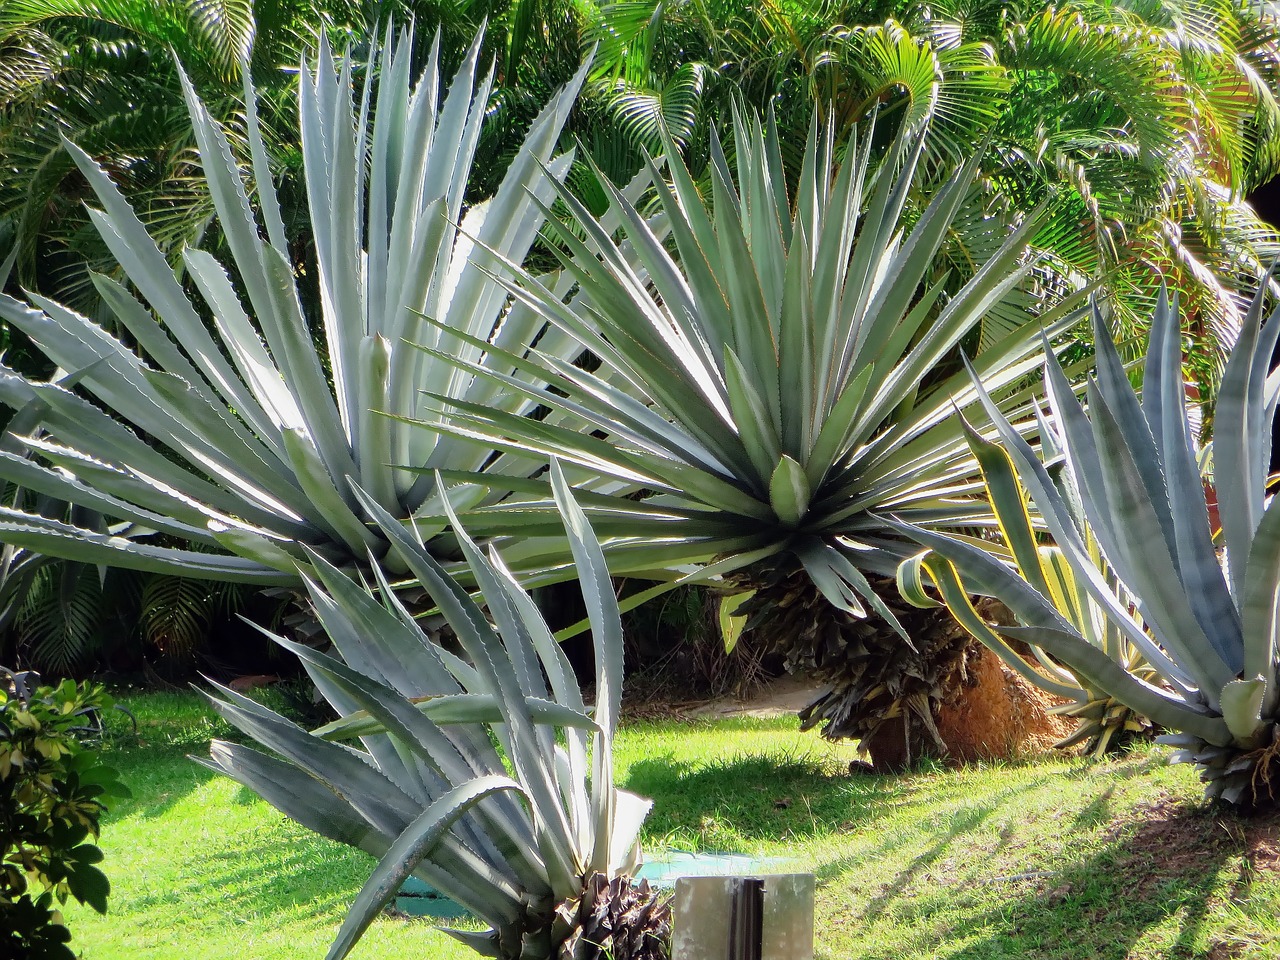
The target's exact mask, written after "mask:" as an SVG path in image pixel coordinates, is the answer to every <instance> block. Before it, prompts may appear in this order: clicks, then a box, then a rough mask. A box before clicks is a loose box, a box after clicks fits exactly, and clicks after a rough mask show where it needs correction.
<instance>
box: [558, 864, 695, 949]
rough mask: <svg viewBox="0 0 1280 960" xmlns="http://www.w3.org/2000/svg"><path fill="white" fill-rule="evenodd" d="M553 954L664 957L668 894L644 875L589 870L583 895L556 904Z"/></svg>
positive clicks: (668, 920) (668, 937) (667, 941)
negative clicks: (608, 874) (638, 877)
mask: <svg viewBox="0 0 1280 960" xmlns="http://www.w3.org/2000/svg"><path fill="white" fill-rule="evenodd" d="M553 936H554V937H555V938H556V939H557V940H558V941H559V942H560V950H559V954H558V960H603V958H606V957H607V958H610V960H667V958H668V957H669V956H670V949H671V898H670V896H669V895H667V894H665V893H663V892H661V891H658V890H654V889H652V888H650V886H649V883H648V881H646V880H640V881H636V880H632V879H631V878H630V877H615V878H614V879H613V880H610V879H609V878H608V877H606V876H605V875H604V874H601V873H596V874H592V876H591V877H590V878H588V880H587V882H586V884H585V886H584V889H583V892H582V896H581V897H580V898H578V899H576V900H569V901H566V902H565V903H563V904H561V906H560V909H559V910H557V911H556V923H555V929H554V931H553Z"/></svg>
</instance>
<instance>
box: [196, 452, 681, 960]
mask: <svg viewBox="0 0 1280 960" xmlns="http://www.w3.org/2000/svg"><path fill="white" fill-rule="evenodd" d="M551 476H552V483H553V485H554V488H555V498H556V503H557V504H558V506H559V508H560V509H561V510H562V511H563V517H564V532H565V534H566V535H567V537H568V541H569V543H570V545H571V546H572V551H573V556H574V560H575V562H576V564H577V570H578V577H579V582H580V583H581V584H582V589H583V598H584V600H585V601H586V606H587V610H588V613H589V615H590V620H591V626H592V637H593V639H594V644H595V683H596V685H595V703H594V707H593V709H588V707H587V705H586V702H585V700H584V698H583V695H582V691H581V689H580V688H579V686H578V681H577V679H576V678H575V676H574V673H573V669H572V668H571V667H570V665H569V662H568V660H567V659H566V657H565V654H564V652H563V650H561V648H560V645H559V644H558V643H557V642H556V641H555V639H554V638H553V637H552V635H551V632H550V631H549V630H548V629H547V626H546V624H545V622H544V621H543V620H542V617H541V615H540V614H539V613H538V610H537V608H536V607H535V606H534V604H533V602H532V600H531V599H530V598H529V596H528V595H527V594H526V593H524V592H523V590H522V589H521V588H520V586H519V584H518V583H517V581H516V580H515V578H514V577H513V576H512V574H511V572H510V570H509V569H508V568H507V567H506V566H505V565H504V564H503V562H502V560H501V558H500V557H498V556H497V554H496V553H490V554H489V555H488V556H486V555H485V554H484V553H482V552H481V551H480V550H479V549H478V548H477V547H476V546H475V544H474V543H473V542H472V541H471V540H470V539H469V538H468V537H467V535H466V533H465V532H464V531H462V530H461V528H458V538H459V542H460V543H461V545H462V548H463V550H464V551H465V553H466V558H467V563H468V564H469V565H470V568H471V571H472V574H473V576H474V577H475V579H476V582H477V583H479V584H480V588H481V593H482V594H483V598H484V601H485V603H486V605H487V608H488V610H489V611H490V615H491V616H492V617H493V622H492V623H490V621H489V620H488V619H486V617H485V614H484V611H483V610H481V608H480V607H478V606H477V605H476V603H475V602H474V601H473V600H472V599H471V598H470V597H469V596H468V594H467V592H466V590H464V589H463V588H462V587H460V586H459V585H458V583H457V582H456V581H454V580H453V579H451V578H450V577H449V575H448V574H447V573H446V572H445V571H444V569H443V568H442V567H441V566H440V565H439V563H438V562H437V561H436V560H435V559H434V558H433V557H432V556H431V554H430V553H429V552H428V551H427V550H426V548H425V547H424V546H423V543H422V541H421V540H418V539H417V538H415V536H414V535H413V533H412V532H410V530H409V529H406V527H405V526H404V525H402V524H401V523H400V522H398V521H397V520H396V518H394V517H393V516H392V515H391V514H389V513H387V512H386V511H384V510H383V509H382V508H381V507H379V506H378V504H377V502H376V501H374V500H373V498H372V496H368V495H363V494H362V499H364V500H365V502H366V504H367V507H368V509H369V511H370V513H371V514H372V515H373V516H374V518H375V519H376V520H377V522H378V524H379V526H380V529H381V530H382V532H383V534H384V535H385V536H386V537H387V539H388V540H389V541H390V542H391V545H392V549H393V550H395V552H396V553H397V554H398V555H399V557H400V558H401V560H402V561H403V562H404V564H405V566H406V567H408V568H409V569H410V570H412V571H413V574H414V576H416V577H417V578H418V579H419V580H420V581H421V582H422V584H423V586H424V587H425V588H426V589H427V591H428V592H429V593H430V594H431V596H432V598H433V600H434V601H435V602H436V603H437V604H438V605H439V608H440V610H441V612H442V613H443V614H444V616H445V617H446V618H447V619H448V621H449V623H450V625H451V626H452V628H453V630H454V632H455V633H456V635H457V638H458V641H459V643H460V644H461V646H462V650H463V652H464V654H465V660H464V659H463V658H461V657H458V656H455V655H453V654H451V653H449V652H448V651H446V650H444V649H443V648H441V647H439V646H437V645H435V644H433V643H432V642H431V641H430V640H428V639H427V637H426V636H425V635H424V634H423V633H422V631H421V629H420V628H419V626H418V624H417V623H416V622H415V620H414V618H413V617H412V615H411V614H410V613H409V612H408V611H407V610H406V609H405V608H404V607H403V606H401V605H400V603H399V601H398V600H397V598H396V595H395V594H394V593H393V592H392V591H391V589H390V587H389V586H388V584H387V582H386V580H385V579H379V581H378V583H379V586H380V587H381V590H382V600H383V602H382V603H379V601H378V599H377V598H376V597H375V596H373V595H371V594H370V593H369V592H367V591H366V590H365V589H364V588H363V586H362V585H361V584H359V583H357V582H356V581H355V580H353V579H351V578H350V577H348V576H347V575H346V574H344V573H343V572H342V571H340V570H338V569H337V568H336V567H333V566H331V565H330V564H328V563H326V562H325V561H324V559H323V558H321V557H320V556H319V555H315V554H313V556H312V560H313V566H312V570H313V571H314V577H313V576H312V575H311V574H310V573H308V574H307V575H305V576H304V578H303V582H304V583H305V585H306V588H307V591H308V593H309V594H310V596H311V599H312V602H313V603H314V604H315V607H316V612H317V615H318V617H319V619H320V622H321V623H322V624H323V626H324V628H325V630H326V632H327V633H328V635H329V637H330V639H331V640H332V641H333V645H334V648H335V651H336V654H337V655H336V656H331V655H329V654H325V653H320V652H318V651H316V650H314V649H312V648H310V647H307V646H304V645H301V644H297V643H294V642H292V641H289V640H285V639H284V638H281V637H273V639H275V640H276V641H277V642H278V643H280V644H281V645H282V646H284V647H285V648H286V649H288V650H292V651H293V652H295V653H296V654H297V655H298V656H299V657H300V658H301V659H302V661H303V664H304V666H305V667H306V669H307V672H308V673H309V674H310V675H311V678H312V679H313V680H314V681H315V684H316V687H317V688H318V689H319V690H320V692H321V693H322V694H323V695H324V696H325V698H326V699H327V700H328V701H329V703H330V704H331V705H332V706H333V707H334V709H335V710H337V711H338V712H339V713H340V714H341V715H342V719H341V720H339V721H337V722H335V723H333V724H330V725H328V726H327V727H325V728H322V729H320V730H316V731H314V732H311V733H308V732H307V731H306V730H303V729H301V728H299V727H297V726H295V725H294V724H293V723H291V722H289V721H288V720H286V719H284V718H283V717H281V716H279V715H277V714H274V713H272V712H271V711H269V710H267V709H266V708H264V707H262V706H260V705H258V704H257V703H255V702H254V701H252V700H249V699H246V698H245V697H241V696H238V695H237V694H235V693H234V692H233V691H231V690H229V689H227V688H221V687H220V688H219V689H218V696H216V697H213V698H212V699H213V703H214V706H215V707H216V708H217V710H218V711H219V712H220V713H221V714H222V715H223V716H224V717H226V718H227V720H229V721H230V722H231V723H233V724H235V725H236V726H237V727H239V728H240V729H241V730H243V731H244V732H245V733H246V734H248V735H249V736H250V737H252V738H254V739H255V740H257V741H258V742H259V743H260V744H261V745H262V746H264V747H266V748H268V749H269V750H271V751H272V754H266V753H262V752H260V751H258V750H255V749H252V748H250V747H246V746H241V745H238V744H234V743H223V742H221V741H215V742H214V743H213V744H212V746H211V757H212V759H211V760H210V761H209V763H208V765H209V766H211V767H213V768H214V769H216V770H219V771H221V772H224V773H226V774H228V775H229V776H231V777H233V778H235V779H236V780H238V781H239V782H240V783H242V784H244V785H245V786H247V787H249V788H250V789H252V790H254V791H256V792H257V793H259V794H260V795H261V796H262V797H263V798H264V799H265V800H267V801H268V802H269V803H271V804H273V805H274V806H276V807H277V808H278V809H280V810H281V811H282V812H283V813H285V814H286V815H287V816H289V817H292V818H293V819H294V820H296V821H298V822H299V823H301V824H302V825H303V826H305V827H307V828H309V829H311V830H314V831H316V832H317V833H320V834H322V835H324V836H326V837H329V838H331V839H334V840H337V841H339V842H342V843H346V844H350V845H351V846H354V847H358V848H359V849H361V850H365V851H367V852H369V853H371V854H373V855H374V856H376V857H378V858H379V862H378V865H377V867H376V868H375V869H374V871H373V874H372V875H371V876H370V878H369V880H368V882H367V883H366V884H365V886H364V888H363V889H362V890H361V891H360V894H359V895H358V897H357V898H356V901H355V903H354V904H353V906H352V908H351V912H350V914H349V916H348V917H347V919H346V921H345V922H344V923H343V925H342V929H341V930H340V931H339V933H338V936H337V938H336V940H335V941H334V944H333V947H332V948H331V949H330V951H329V957H330V960H337V958H340V957H345V956H346V955H347V953H348V951H349V950H350V949H351V947H352V945H353V944H354V943H355V942H356V940H357V939H358V938H359V937H360V935H361V934H362V933H363V932H364V931H365V929H366V928H367V927H368V925H369V923H370V922H371V921H372V920H373V918H374V917H375V916H376V915H377V914H378V912H379V911H380V910H381V909H382V907H383V906H384V905H385V904H386V903H387V901H388V900H389V899H391V898H392V897H394V896H395V892H396V890H397V889H398V888H399V886H400V885H401V884H402V883H403V882H404V880H405V879H406V878H407V877H409V876H411V875H413V876H416V877H418V878H419V879H421V880H423V881H425V882H427V883H429V884H431V885H432V886H433V887H435V888H436V889H437V890H439V891H440V892H441V893H443V894H444V895H446V896H448V897H450V898H452V899H453V900H455V901H457V902H458V903H459V904H461V905H462V906H464V907H466V908H467V909H468V910H470V911H471V912H472V913H473V914H474V915H475V916H477V917H479V918H480V919H481V920H483V921H485V922H487V923H488V924H490V926H491V928H492V929H491V930H489V931H487V932H485V933H474V932H464V931H451V932H452V933H453V935H454V936H456V937H457V938H458V939H460V940H462V941H463V942H465V943H468V944H470V945H472V946H473V947H475V948H476V949H477V950H478V951H479V952H481V953H482V954H484V955H486V956H493V957H501V958H510V960H515V958H518V957H523V958H526V960H540V958H551V957H564V958H571V957H584V958H585V957H600V956H602V955H605V954H607V955H609V956H612V957H615V958H618V960H622V958H632V957H637V958H648V957H658V956H664V955H665V953H664V952H663V951H665V936H666V932H667V929H668V924H669V911H668V908H667V906H666V904H665V902H664V901H663V900H661V899H660V898H659V897H658V896H657V895H656V894H655V893H653V892H651V891H649V889H648V887H647V885H646V884H644V883H643V882H641V883H639V884H632V883H631V882H629V881H628V880H627V879H626V877H627V875H628V874H629V872H630V871H631V870H633V869H634V866H635V865H636V863H638V858H639V854H640V850H639V840H638V838H639V831H640V826H641V824H642V823H643V821H644V818H645V816H646V814H647V813H648V810H649V806H650V803H649V801H647V800H642V799H640V798H639V797H636V796H634V795H633V794H629V793H627V792H625V791H622V790H618V789H617V788H616V787H615V786H614V784H613V767H612V752H611V751H612V742H613V735H614V731H615V729H616V727H617V720H618V710H619V704H620V701H621V695H622V627H621V622H620V619H619V616H618V607H617V603H616V601H615V600H614V597H613V591H612V589H611V586H610V583H609V572H608V569H607V568H606V567H605V563H604V557H603V554H602V553H601V550H600V546H599V544H598V542H597V541H596V539H595V535H594V533H593V532H592V530H591V527H590V525H589V524H588V522H587V520H586V517H585V516H584V515H583V513H582V511H581V510H580V509H579V508H578V506H577V505H576V504H575V502H574V500H573V498H572V495H571V494H570V492H569V486H568V484H567V483H566V482H565V480H564V477H563V474H562V473H561V472H560V471H559V468H558V467H555V466H553V467H552V471H551ZM377 569H378V568H377V567H376V566H375V567H374V570H375V572H376V571H377ZM344 740H354V741H358V742H357V743H354V744H352V745H346V744H344V743H342V742H340V741H344Z"/></svg>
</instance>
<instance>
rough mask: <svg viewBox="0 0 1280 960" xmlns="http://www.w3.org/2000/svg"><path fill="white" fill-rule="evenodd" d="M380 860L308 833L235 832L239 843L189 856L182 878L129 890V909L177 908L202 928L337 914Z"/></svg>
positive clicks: (164, 912) (142, 914)
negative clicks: (283, 836)
mask: <svg viewBox="0 0 1280 960" xmlns="http://www.w3.org/2000/svg"><path fill="white" fill-rule="evenodd" d="M375 863H376V861H375V860H374V859H373V858H372V857H370V856H368V855H366V854H363V853H361V852H360V851H358V850H354V849H352V848H350V847H346V846H343V845H341V844H337V843H334V842H332V841H330V840H326V839H325V838H323V837H320V836H317V835H315V834H310V833H302V834H301V835H300V836H298V837H296V838H291V839H290V840H289V842H288V843H287V844H284V843H281V841H280V838H279V837H278V836H273V837H270V838H266V839H263V840H260V841H257V842H255V841H253V840H251V839H250V838H248V837H247V836H242V837H236V838H234V846H230V847H223V848H221V849H218V848H217V847H216V846H214V847H213V848H212V849H210V850H209V851H208V853H207V854H206V855H204V856H201V857H193V858H190V859H188V860H187V861H186V863H185V864H184V865H183V867H182V868H181V876H180V877H179V878H178V879H177V880H176V881H175V882H173V883H171V884H170V885H168V886H166V887H165V888H164V889H163V890H157V891H156V892H154V893H147V894H141V895H138V894H135V895H133V896H132V897H129V896H128V894H127V893H126V894H125V895H126V897H127V898H128V903H127V910H128V911H129V912H130V913H131V914H134V915H135V916H136V919H137V922H139V923H144V922H147V919H148V915H151V918H152V919H155V920H163V919H165V918H168V919H169V920H172V917H173V910H174V908H175V907H180V908H181V910H182V912H183V914H184V915H186V916H188V917H190V918H191V921H192V922H193V923H194V924H196V925H199V926H208V925H209V924H210V923H211V922H219V920H220V918H221V919H222V920H224V921H225V923H227V924H232V923H238V922H242V921H243V920H244V919H245V918H251V919H252V920H253V922H254V923H262V924H269V923H270V922H271V921H272V920H273V918H278V919H280V920H284V919H286V918H287V919H288V921H289V922H290V923H295V922H306V921H309V920H314V919H317V918H321V917H324V916H326V915H329V914H331V913H334V914H336V915H337V916H338V918H339V919H340V918H341V916H342V915H344V914H345V913H346V910H347V908H348V907H349V906H350V905H351V902H352V900H354V898H355V896H356V893H357V892H358V891H359V889H360V886H361V885H362V884H363V883H364V881H365V880H367V879H368V877H369V875H370V874H371V873H372V872H373V869H374V866H375ZM335 932H336V929H335Z"/></svg>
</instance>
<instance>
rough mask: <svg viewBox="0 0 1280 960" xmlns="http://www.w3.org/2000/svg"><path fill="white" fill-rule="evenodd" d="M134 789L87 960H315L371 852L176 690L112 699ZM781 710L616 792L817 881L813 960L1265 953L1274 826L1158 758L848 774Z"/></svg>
mask: <svg viewBox="0 0 1280 960" xmlns="http://www.w3.org/2000/svg"><path fill="white" fill-rule="evenodd" d="M127 705H128V706H129V708H130V709H131V710H132V711H133V712H134V713H135V714H136V715H137V717H138V720H139V724H140V736H141V741H142V742H141V743H134V742H133V741H132V739H131V738H130V737H125V736H121V737H117V738H116V739H115V741H114V744H113V745H112V746H111V747H109V750H110V751H111V754H112V757H111V760H112V762H113V763H114V765H115V766H116V767H118V768H119V769H120V770H121V771H122V773H123V775H124V779H125V781H126V782H127V783H128V784H129V785H130V787H131V789H132V790H133V794H134V796H133V798H132V799H131V800H128V801H123V802H120V803H119V804H117V806H116V807H115V809H114V810H113V811H112V813H111V815H110V817H109V818H108V821H107V823H106V825H105V828H104V831H103V836H102V846H103V849H104V850H105V852H106V855H107V859H106V862H105V864H104V865H103V866H104V868H105V869H106V870H107V873H108V875H109V876H110V877H111V878H112V883H113V890H112V896H111V904H110V905H111V911H110V913H109V914H108V915H107V916H106V917H98V916H97V915H95V914H93V913H92V912H91V911H89V910H87V909H81V908H73V909H70V910H69V911H68V917H69V923H70V925H71V929H72V932H73V934H74V937H75V940H74V943H73V945H74V946H76V947H77V948H78V949H80V950H82V951H83V952H84V956H85V957H86V958H87V960H176V958H185V960H246V958H247V960H286V958H287V960H304V958H311V957H314V958H320V957H323V956H324V953H325V949H326V947H327V945H328V943H329V940H330V939H331V937H332V936H333V934H334V933H335V932H336V931H337V928H338V926H339V924H340V923H341V920H342V917H343V915H344V912H345V909H346V906H347V904H348V903H349V902H350V900H351V899H352V897H353V896H354V894H355V892H356V891H357V890H358V889H359V887H360V884H361V883H362V881H363V880H364V878H365V877H366V876H367V874H368V871H369V870H370V868H371V865H372V861H371V860H370V859H369V858H368V857H366V856H364V855H363V854H360V853H357V852H353V851H351V850H348V849H347V848H345V847H339V846H337V845H335V844H332V843H330V842H328V841H326V840H322V839H320V838H317V837H315V836H314V835H312V834H310V833H308V832H306V831H304V830H302V829H301V828H299V827H296V826H295V825H293V824H292V823H290V822H288V821H286V820H284V819H283V818H282V817H281V816H280V815H279V814H278V813H276V812H275V811H274V810H273V809H272V808H271V807H269V806H267V805H266V804H265V803H262V802H261V801H259V800H258V799H257V798H256V797H255V796H254V795H253V794H251V793H250V792H248V791H246V790H244V789H242V788H241V787H239V786H238V785H237V784H235V783H233V782H231V781H228V780H226V779H223V778H220V777H217V776H215V775H214V774H212V773H210V772H208V771H207V770H205V769H203V768H201V767H199V766H197V765H196V764H194V763H192V762H191V761H190V760H188V759H186V755H187V754H190V753H194V754H199V753H202V752H203V751H204V749H205V747H206V744H207V743H208V741H209V739H210V737H211V736H227V735H229V734H230V730H229V728H227V727H226V726H225V725H224V724H222V722H221V721H220V720H217V719H215V718H213V717H212V716H211V715H210V714H209V713H208V712H207V711H206V710H205V709H204V708H203V707H202V705H201V703H200V702H199V701H198V700H197V699H196V698H195V697H194V696H191V695H169V694H149V695H145V696H139V697H135V698H132V699H129V700H128V701H127ZM795 727H796V723H795V721H794V720H792V719H780V720H767V721H765V720H721V721H714V722H704V723H697V724H688V723H678V722H661V723H638V724H632V725H630V726H628V727H626V728H625V729H624V730H623V731H622V734H621V735H620V737H619V741H618V777H619V779H620V782H622V783H623V784H625V785H626V786H628V787H629V788H630V789H632V790H635V791H636V792H638V793H642V794H645V795H647V796H650V797H653V798H654V800H655V806H654V811H653V814H652V815H651V817H650V819H649V822H648V827H647V832H646V842H647V843H648V844H649V845H650V846H651V847H657V846H662V845H671V846H673V847H677V848H680V849H706V850H721V851H733V852H742V853H751V854H758V855H763V856H771V857H789V858H793V859H794V861H795V862H796V864H797V866H798V867H799V868H800V869H804V870H812V871H814V872H815V873H816V874H817V876H818V922H817V943H818V950H817V952H818V956H819V957H823V958H830V960H837V958H838V960H845V958H853V957H857V958H862V960H899V958H921V960H923V958H933V957H938V958H952V960H987V958H998V957H1009V958H1015V957H1016V958H1044V960H1050V958H1064V960H1065V958H1082V960H1083V958H1099V960H1120V958H1157V957H1160V958H1164V957H1170V958H1173V957H1178V958H1183V957H1186V958H1190V957H1204V958H1209V960H1228V958H1243V957H1257V958H1263V957H1267V958H1270V957H1274V956H1277V955H1280V875H1278V874H1277V873H1275V872H1273V871H1274V869H1275V868H1276V865H1277V861H1278V860H1280V831H1277V830H1276V829H1275V824H1276V823H1277V822H1280V821H1276V820H1269V821H1266V822H1262V823H1249V822H1247V821H1240V820H1237V819H1235V818H1233V817H1228V816H1222V815H1220V814H1215V813H1214V812H1212V811H1208V810H1206V809H1205V808H1203V806H1202V805H1201V804H1200V802H1199V798H1200V789H1199V784H1198V783H1197V782H1196V780H1195V776H1194V773H1193V772H1192V771H1191V770H1190V769H1188V768H1186V767H1174V768H1170V767H1168V766H1166V765H1165V762H1164V758H1165V754H1164V751H1163V750H1161V749H1159V748H1151V749H1150V750H1145V749H1144V750H1142V751H1139V752H1135V753H1130V754H1128V755H1127V756H1124V757H1121V758H1118V759H1115V760H1112V761H1110V762H1107V763H1096V764H1086V763H1084V762H1081V761H1067V760H1041V761H1037V762H1034V763H1023V764H1012V765H1004V766H986V767H981V766H979V767H968V768H965V769H962V770H948V769H944V768H941V767H939V768H937V769H935V770H930V771H926V772H921V773H914V774H910V775H904V776H894V777H884V776H872V775H865V774H862V775H856V776H851V775H850V774H849V772H848V762H849V760H850V759H851V758H852V757H853V755H854V754H853V751H852V749H851V748H850V747H848V746H841V745H832V744H828V743H826V742H824V741H822V740H821V739H820V738H818V737H817V736H816V735H813V734H802V733H799V732H798V731H797V730H796V729H795ZM352 956H353V957H357V958H365V960H372V958H382V957H409V956H412V957H428V958H432V960H452V958H454V957H464V956H470V954H469V953H468V952H467V951H466V950H464V949H462V948H461V947H459V946H456V945H455V944H454V942H453V941H452V940H450V939H449V938H448V937H446V936H444V935H443V934H441V933H439V932H438V931H437V930H435V929H434V928H433V926H432V925H431V923H430V922H427V921H403V920H393V919H390V918H383V919H380V920H379V921H378V922H376V923H375V924H374V926H373V927H372V928H371V929H370V931H369V933H368V934H367V935H366V936H365V938H364V940H363V941H362V942H361V944H360V945H359V947H358V948H357V949H356V951H355V952H354V953H353V954H352Z"/></svg>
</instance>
